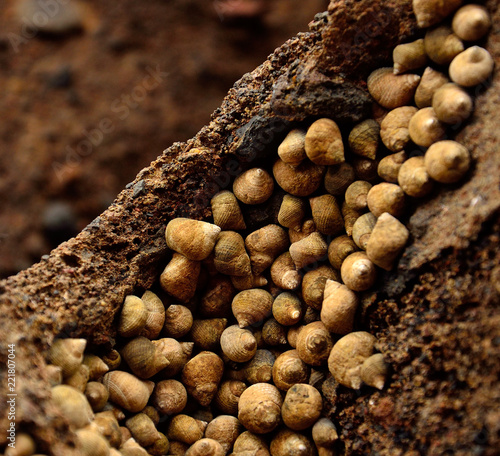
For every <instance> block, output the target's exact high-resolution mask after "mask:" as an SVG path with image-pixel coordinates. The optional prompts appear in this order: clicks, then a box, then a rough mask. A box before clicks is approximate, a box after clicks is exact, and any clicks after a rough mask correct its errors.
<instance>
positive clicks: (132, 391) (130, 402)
mask: <svg viewBox="0 0 500 456" xmlns="http://www.w3.org/2000/svg"><path fill="white" fill-rule="evenodd" d="M102 384H103V385H104V386H105V387H106V388H108V391H109V399H110V400H111V401H112V402H114V403H115V404H117V405H118V406H120V407H122V408H124V409H125V410H128V411H129V412H134V413H137V412H140V411H141V410H142V409H143V408H144V407H145V406H146V404H147V403H148V400H149V396H151V393H152V392H153V388H154V383H153V382H150V381H148V380H140V379H139V378H137V377H136V376H135V375H132V374H129V373H128V372H123V371H118V370H115V371H111V372H108V373H107V374H105V375H104V377H103V378H102Z"/></svg>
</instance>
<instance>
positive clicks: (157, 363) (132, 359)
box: [120, 336, 170, 379]
mask: <svg viewBox="0 0 500 456" xmlns="http://www.w3.org/2000/svg"><path fill="white" fill-rule="evenodd" d="M120 354H121V355H122V359H123V360H124V361H125V362H126V363H127V364H128V366H129V367H130V370H131V371H132V372H133V373H134V374H135V375H137V376H138V377H140V378H143V379H147V378H150V377H152V376H153V375H155V374H156V373H158V372H159V371H161V370H162V369H163V368H165V367H167V366H168V365H169V364H170V362H169V361H168V360H167V358H165V356H163V354H162V353H161V352H160V351H159V350H157V349H156V346H155V345H154V344H153V342H151V341H150V340H149V339H147V338H146V337H142V336H138V337H136V338H134V339H132V340H131V341H130V342H128V343H127V344H126V345H125V346H124V347H123V348H122V349H121V351H120Z"/></svg>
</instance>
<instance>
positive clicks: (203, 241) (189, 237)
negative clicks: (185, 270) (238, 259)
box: [165, 217, 221, 261]
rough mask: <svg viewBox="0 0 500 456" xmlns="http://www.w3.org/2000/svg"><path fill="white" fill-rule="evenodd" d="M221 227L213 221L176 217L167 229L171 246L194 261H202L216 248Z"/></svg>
mask: <svg viewBox="0 0 500 456" xmlns="http://www.w3.org/2000/svg"><path fill="white" fill-rule="evenodd" d="M220 232H221V229H220V227H218V226H217V225H214V224H212V223H207V222H202V221H200V220H192V219H187V218H182V217H180V218H175V219H173V220H170V222H168V224H167V228H166V230H165V239H166V240H167V245H168V247H169V248H171V249H172V250H174V251H175V252H177V253H180V254H182V255H184V256H185V257H186V258H188V259H189V260H192V261H201V260H204V259H205V258H207V257H208V255H210V253H211V252H212V250H213V249H214V246H215V242H216V241H217V237H218V236H219V233H220Z"/></svg>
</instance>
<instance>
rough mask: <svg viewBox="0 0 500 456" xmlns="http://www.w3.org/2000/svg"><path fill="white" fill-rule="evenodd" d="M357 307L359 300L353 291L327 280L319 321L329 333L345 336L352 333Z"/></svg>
mask: <svg viewBox="0 0 500 456" xmlns="http://www.w3.org/2000/svg"><path fill="white" fill-rule="evenodd" d="M358 305H359V299H358V296H357V294H356V293H354V291H352V290H350V289H349V288H347V286H346V285H343V284H341V283H339V282H336V281H334V280H327V281H326V286H325V293H324V299H323V306H322V307H321V321H322V323H323V324H324V325H325V328H326V329H327V330H328V331H330V332H331V333H334V334H347V333H349V332H351V331H352V328H353V325H354V316H355V314H356V310H357V308H358Z"/></svg>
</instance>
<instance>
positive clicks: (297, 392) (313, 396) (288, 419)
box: [281, 383, 323, 431]
mask: <svg viewBox="0 0 500 456" xmlns="http://www.w3.org/2000/svg"><path fill="white" fill-rule="evenodd" d="M322 410H323V398H322V397H321V394H320V392H319V391H318V390H317V389H316V388H314V386H311V385H308V384H306V383H297V384H295V385H293V386H292V387H291V388H290V389H289V390H288V391H287V393H286V396H285V399H284V401H283V405H282V407H281V417H282V418H283V423H284V424H285V425H286V426H287V427H289V428H290V429H293V430H294V431H303V430H304V429H307V428H309V427H311V426H312V425H313V424H314V423H315V422H316V421H317V420H318V418H319V416H320V414H321V411H322Z"/></svg>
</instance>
